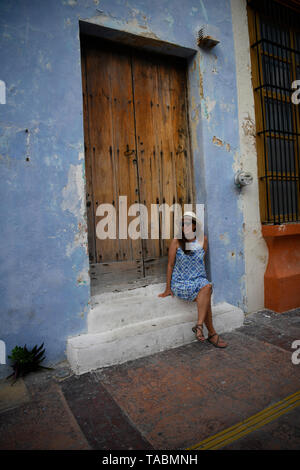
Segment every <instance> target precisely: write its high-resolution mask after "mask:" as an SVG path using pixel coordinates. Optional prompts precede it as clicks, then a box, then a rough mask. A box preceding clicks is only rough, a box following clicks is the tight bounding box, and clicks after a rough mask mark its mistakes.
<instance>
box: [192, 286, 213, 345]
mask: <svg viewBox="0 0 300 470" xmlns="http://www.w3.org/2000/svg"><path fill="white" fill-rule="evenodd" d="M211 292H212V287H211V285H210V284H209V285H207V286H204V287H202V289H200V291H199V292H198V295H197V297H196V299H195V301H196V302H197V310H198V321H197V324H198V325H202V324H203V323H204V321H205V319H206V316H207V313H208V309H209V306H210V299H211ZM196 335H197V338H198V339H200V340H201V341H204V339H205V338H204V336H203V333H202V331H201V330H200V329H197V332H196Z"/></svg>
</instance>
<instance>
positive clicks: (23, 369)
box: [7, 343, 50, 381]
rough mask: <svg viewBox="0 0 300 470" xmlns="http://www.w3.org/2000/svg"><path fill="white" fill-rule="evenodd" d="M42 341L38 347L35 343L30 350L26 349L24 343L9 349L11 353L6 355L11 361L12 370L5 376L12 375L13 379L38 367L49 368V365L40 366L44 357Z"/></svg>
mask: <svg viewBox="0 0 300 470" xmlns="http://www.w3.org/2000/svg"><path fill="white" fill-rule="evenodd" d="M43 346H44V343H42V344H41V345H40V346H39V347H37V345H35V346H34V347H33V348H32V349H31V350H29V349H27V347H26V344H25V346H24V347H23V348H22V347H21V346H16V347H14V349H12V351H11V355H10V356H8V358H9V359H11V360H12V361H13V364H12V368H13V370H14V372H13V373H12V374H11V375H9V376H8V377H7V379H9V378H10V377H14V379H15V381H16V380H17V379H18V378H19V377H23V376H24V375H26V374H28V373H29V372H35V371H37V370H40V369H50V368H49V367H43V366H41V363H42V362H43V360H44V359H45V356H44V353H45V349H43Z"/></svg>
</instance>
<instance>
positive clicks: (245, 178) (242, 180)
mask: <svg viewBox="0 0 300 470" xmlns="http://www.w3.org/2000/svg"><path fill="white" fill-rule="evenodd" d="M252 181H253V176H252V174H251V173H250V171H238V172H237V173H236V175H235V177H234V182H235V184H236V185H237V186H238V187H239V188H241V187H242V186H248V184H251V183H252Z"/></svg>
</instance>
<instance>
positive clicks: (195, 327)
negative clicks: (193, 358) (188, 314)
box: [192, 323, 205, 343]
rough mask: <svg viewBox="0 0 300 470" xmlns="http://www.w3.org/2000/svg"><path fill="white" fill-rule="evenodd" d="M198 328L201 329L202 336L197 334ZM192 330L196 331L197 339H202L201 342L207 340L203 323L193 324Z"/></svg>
mask: <svg viewBox="0 0 300 470" xmlns="http://www.w3.org/2000/svg"><path fill="white" fill-rule="evenodd" d="M198 330H199V331H200V336H199V335H197V331H198ZM192 331H193V333H195V335H196V339H197V340H198V341H201V343H203V342H204V341H205V337H204V335H203V323H197V325H195V326H193V328H192Z"/></svg>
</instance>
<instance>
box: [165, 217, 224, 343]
mask: <svg viewBox="0 0 300 470" xmlns="http://www.w3.org/2000/svg"><path fill="white" fill-rule="evenodd" d="M196 221H197V222H199V221H198V220H197V218H196V215H195V214H194V213H193V212H186V213H185V214H184V215H183V221H182V238H181V239H177V238H174V239H173V240H172V242H171V244H170V248H169V255H168V268H167V283H166V289H165V291H164V292H163V293H162V294H159V297H167V296H168V295H171V296H172V297H173V296H174V294H175V295H176V296H177V297H179V298H181V299H184V300H190V301H195V302H197V309H198V321H197V324H196V325H195V326H194V327H193V329H192V330H193V332H194V333H195V335H196V338H197V340H198V341H201V342H204V341H205V337H204V335H203V323H205V325H206V327H207V330H208V338H207V340H208V341H209V342H210V343H212V344H213V345H214V346H216V347H217V348H225V347H226V346H227V343H225V341H223V340H222V339H221V338H220V336H219V335H218V334H217V333H216V331H215V329H214V327H213V322H212V311H211V293H212V284H211V283H210V282H209V281H208V280H207V277H206V271H205V266H204V256H205V254H206V251H207V237H206V236H205V237H204V243H203V246H202V243H200V242H199V240H197V238H196V236H194V237H193V234H194V233H195V232H196ZM199 223H200V222H199Z"/></svg>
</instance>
